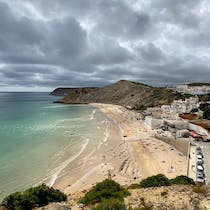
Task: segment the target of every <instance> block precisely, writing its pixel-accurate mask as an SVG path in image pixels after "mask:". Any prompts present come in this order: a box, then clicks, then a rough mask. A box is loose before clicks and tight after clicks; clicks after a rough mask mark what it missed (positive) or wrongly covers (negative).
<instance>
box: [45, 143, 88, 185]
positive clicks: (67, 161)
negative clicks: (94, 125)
mask: <svg viewBox="0 0 210 210" xmlns="http://www.w3.org/2000/svg"><path fill="white" fill-rule="evenodd" d="M88 143H89V139H86V142H85V143H84V144H83V146H82V148H81V150H80V151H79V152H78V153H77V154H76V155H75V156H73V157H71V158H69V159H67V160H66V161H64V162H63V163H62V164H61V165H60V166H59V167H57V168H55V169H54V170H53V171H52V172H54V171H55V172H54V173H53V175H52V176H51V180H50V181H49V183H47V185H48V186H50V187H51V186H53V185H54V183H55V181H56V179H57V178H58V175H59V174H60V173H61V172H62V171H63V169H64V168H65V167H66V166H67V165H68V164H69V163H71V162H72V161H74V160H75V159H76V158H78V157H79V156H80V155H81V154H82V153H83V152H84V150H85V149H86V147H87V145H88Z"/></svg>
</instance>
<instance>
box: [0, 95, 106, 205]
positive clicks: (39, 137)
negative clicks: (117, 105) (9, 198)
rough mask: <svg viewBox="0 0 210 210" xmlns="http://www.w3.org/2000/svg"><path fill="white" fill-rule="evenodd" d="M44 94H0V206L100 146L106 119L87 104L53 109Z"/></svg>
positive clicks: (50, 99) (51, 180)
mask: <svg viewBox="0 0 210 210" xmlns="http://www.w3.org/2000/svg"><path fill="white" fill-rule="evenodd" d="M57 99H58V98H57V97H55V96H51V95H49V94H48V93H34V92H33V93H29V92H24V93H23V92H13V93H12V92H9V93H5V92H4V93H0V201H1V200H2V199H3V198H4V197H5V196H6V195H8V194H10V193H12V192H16V191H22V190H24V189H26V188H28V187H31V186H34V185H37V184H39V183H42V182H45V183H47V184H49V185H51V186H52V185H53V184H54V182H55V180H56V179H57V178H58V177H59V174H60V173H61V171H62V170H63V169H64V168H65V167H66V166H67V165H68V164H69V163H71V162H72V161H74V160H75V159H76V158H77V157H79V156H80V155H81V154H82V153H83V152H84V151H85V149H86V148H87V146H89V147H90V145H92V146H94V147H100V145H101V144H102V143H104V142H106V139H107V138H108V135H109V133H108V132H109V131H108V128H107V122H108V119H107V118H106V116H105V115H104V114H103V113H101V112H100V111H99V110H98V109H95V108H94V107H91V106H89V105H64V104H55V103H53V101H55V100H57Z"/></svg>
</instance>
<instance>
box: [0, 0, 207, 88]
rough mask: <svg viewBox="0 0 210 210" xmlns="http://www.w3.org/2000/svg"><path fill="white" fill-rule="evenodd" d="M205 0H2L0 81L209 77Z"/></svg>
mask: <svg viewBox="0 0 210 210" xmlns="http://www.w3.org/2000/svg"><path fill="white" fill-rule="evenodd" d="M133 3H135V5H134V4H133ZM26 5H29V6H28V7H27V6H26ZM207 6H210V3H209V2H208V1H207V0H201V1H197V0H186V1H181V0H177V1H171V0H154V1H153V0H148V1H145V2H142V1H132V0H109V1H107V0H97V1H96V0H77V1H73V0H72V1H71V0H60V1H57V0H30V1H29V0H23V1H21V0H11V1H6V0H1V1H0V75H1V79H0V86H5V87H6V86H8V87H9V86H11V87H12V86H14V85H18V86H24V87H26V86H30V87H33V86H40V87H48V88H54V87H56V86H96V85H104V84H108V83H110V82H114V81H116V80H119V79H131V80H135V81H140V82H145V83H148V84H153V85H165V84H180V83H186V81H188V82H190V81H207V80H208V78H210V75H209V72H210V71H209V70H210V69H209V67H210V65H209V59H210V56H209V52H210V45H209V43H210V42H209V40H210V39H209V34H210V30H209V27H208V26H209V22H210V18H209V14H208V11H207V10H206V9H205V8H207ZM26 11H27V12H26ZM36 14H38V15H36ZM198 72H199V73H198Z"/></svg>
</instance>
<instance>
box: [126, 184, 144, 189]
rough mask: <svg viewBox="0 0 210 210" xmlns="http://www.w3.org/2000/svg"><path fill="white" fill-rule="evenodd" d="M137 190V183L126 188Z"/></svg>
mask: <svg viewBox="0 0 210 210" xmlns="http://www.w3.org/2000/svg"><path fill="white" fill-rule="evenodd" d="M139 188H141V187H140V184H137V183H135V184H131V185H130V186H129V187H128V189H139Z"/></svg>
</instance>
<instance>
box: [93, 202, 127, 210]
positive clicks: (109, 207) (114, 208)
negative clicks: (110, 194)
mask: <svg viewBox="0 0 210 210" xmlns="http://www.w3.org/2000/svg"><path fill="white" fill-rule="evenodd" d="M92 210H126V207H125V204H124V202H123V201H119V200H117V199H109V200H106V201H103V202H102V203H99V204H98V205H97V206H96V207H93V208H92Z"/></svg>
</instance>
